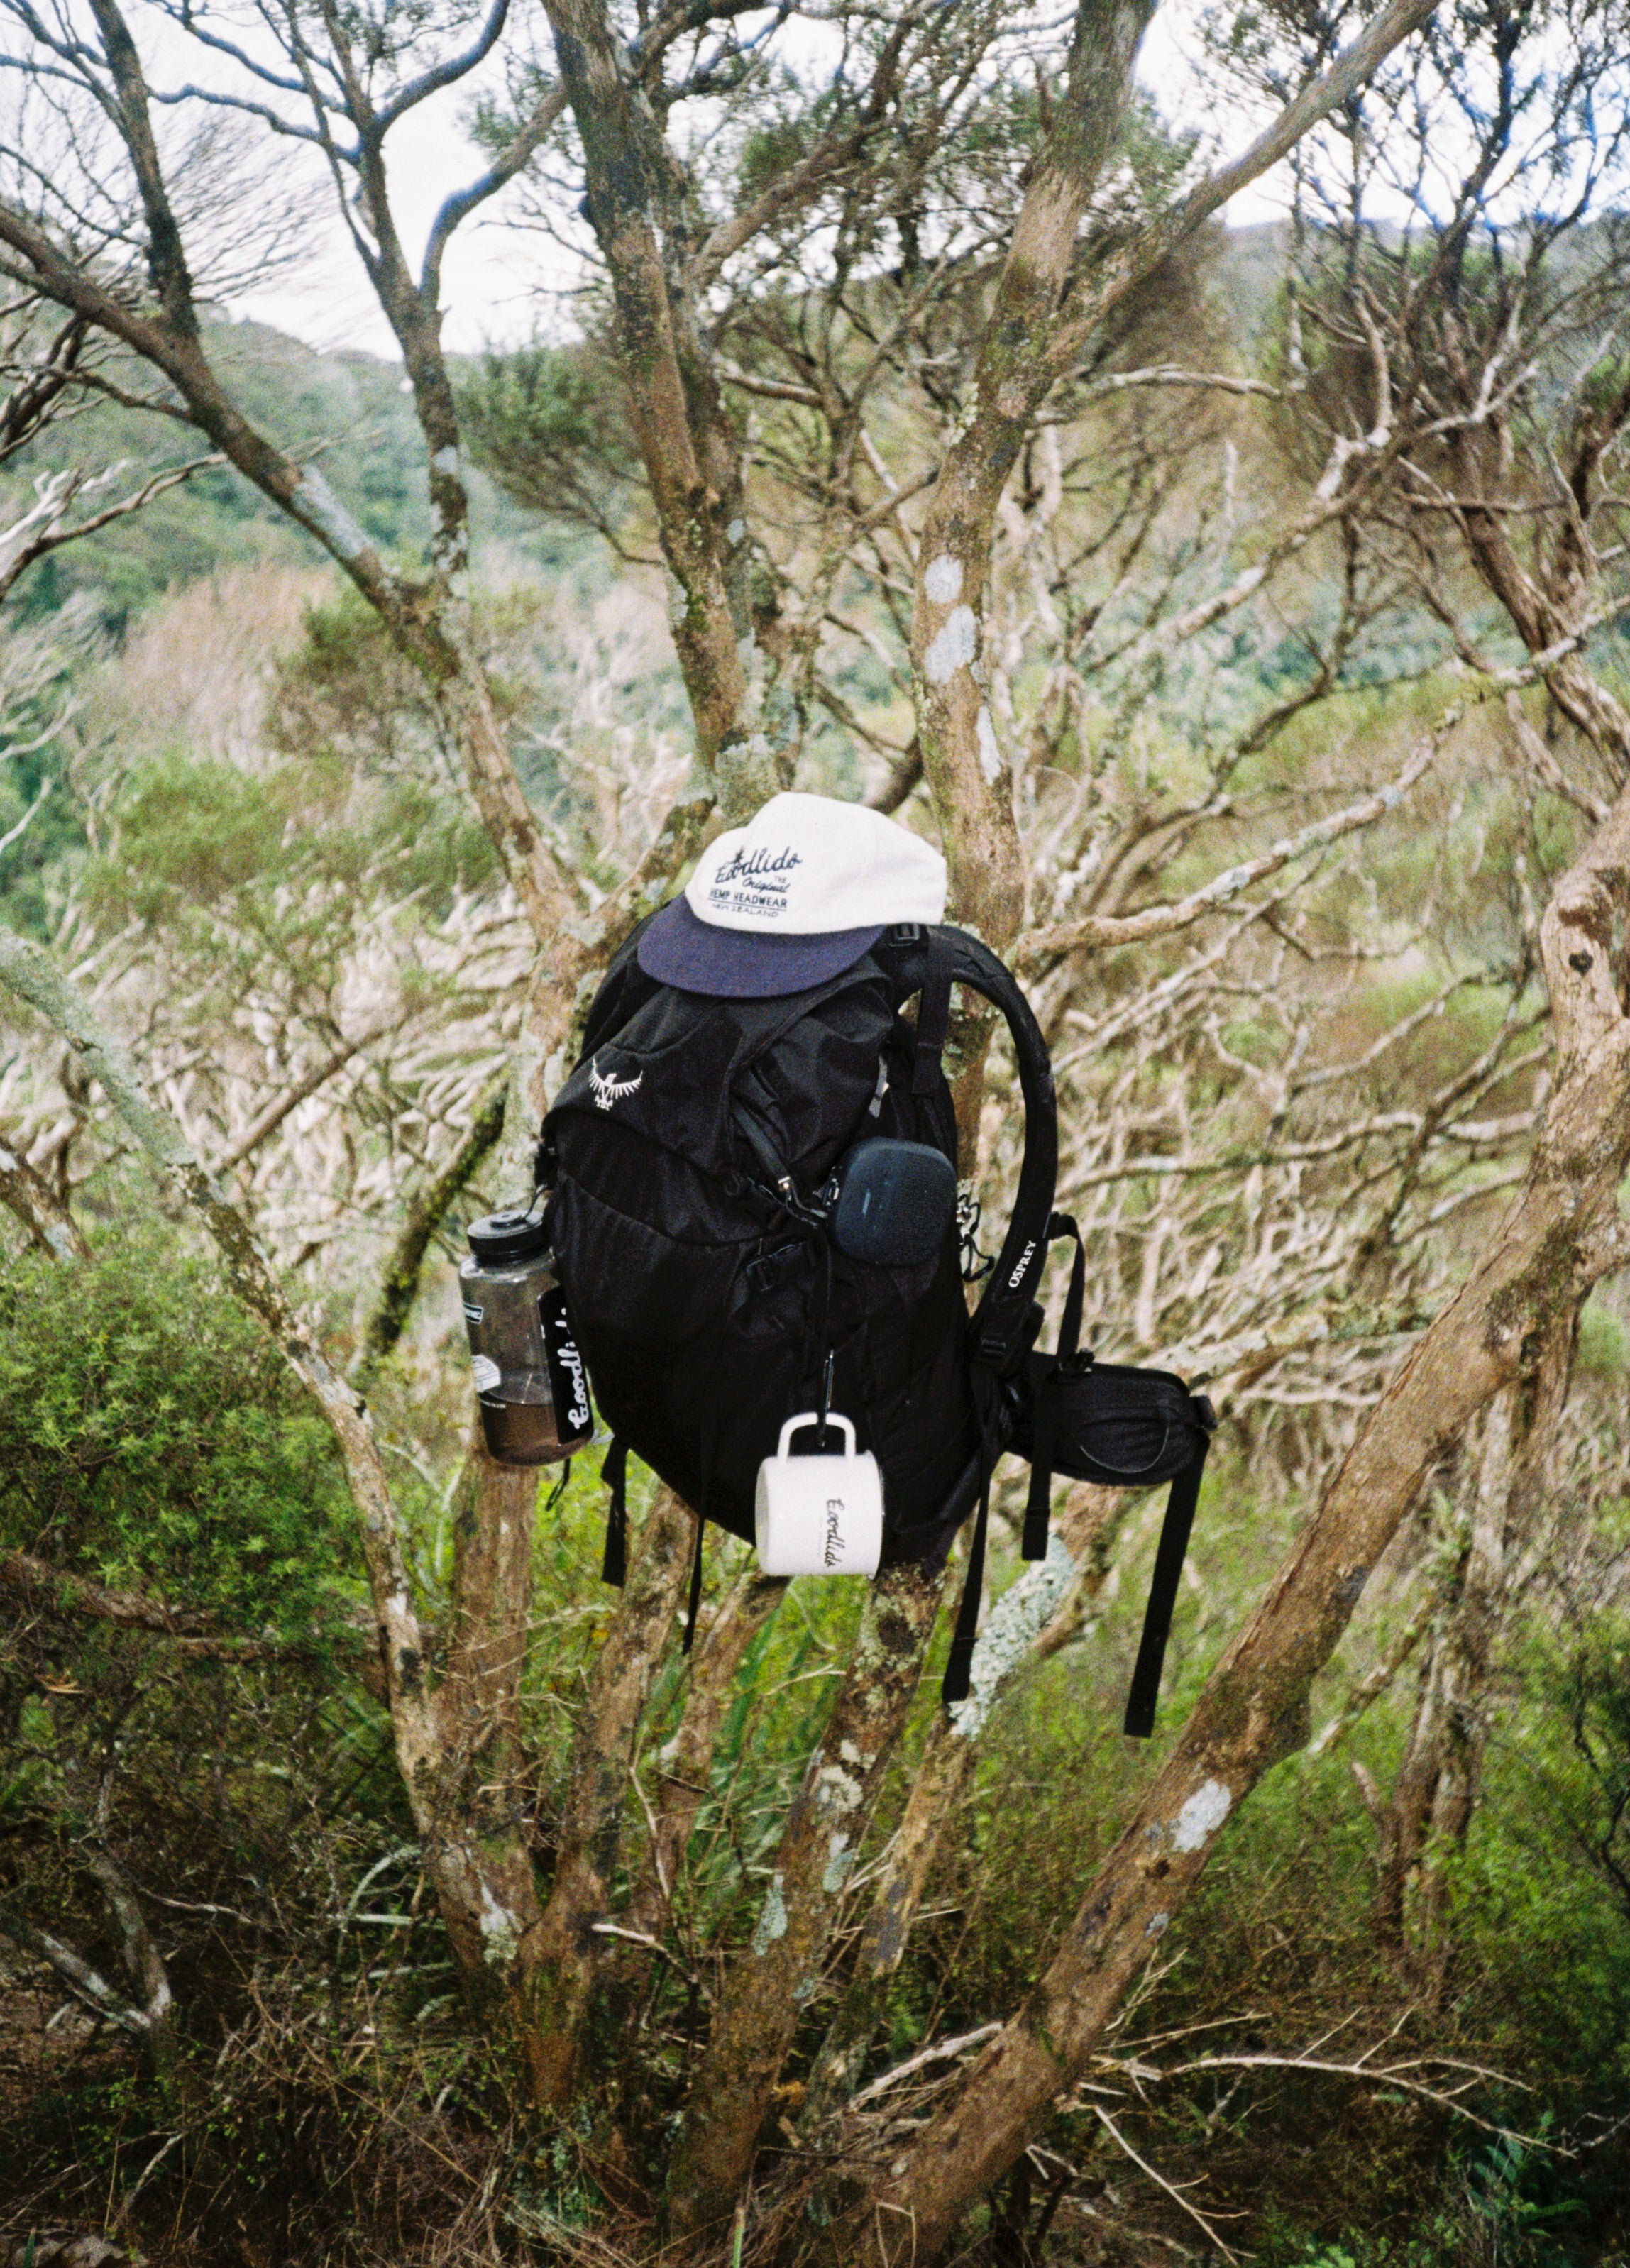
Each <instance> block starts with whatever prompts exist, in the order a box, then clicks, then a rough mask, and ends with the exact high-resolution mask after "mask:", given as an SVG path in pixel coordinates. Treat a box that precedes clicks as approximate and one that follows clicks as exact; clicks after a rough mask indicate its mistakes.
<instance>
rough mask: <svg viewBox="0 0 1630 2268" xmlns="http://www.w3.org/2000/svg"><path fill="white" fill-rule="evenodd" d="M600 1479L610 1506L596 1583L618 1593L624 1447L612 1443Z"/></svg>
mask: <svg viewBox="0 0 1630 2268" xmlns="http://www.w3.org/2000/svg"><path fill="white" fill-rule="evenodd" d="M600 1477H601V1480H602V1481H604V1483H605V1484H606V1486H607V1487H608V1489H609V1490H610V1491H611V1502H610V1504H609V1505H608V1506H607V1509H606V1553H605V1557H604V1558H603V1559H602V1560H601V1567H600V1580H601V1582H602V1583H614V1584H615V1585H616V1587H617V1588H618V1590H621V1589H622V1587H623V1584H624V1583H625V1582H627V1580H628V1448H627V1446H626V1444H625V1443H623V1442H622V1441H617V1440H614V1441H613V1442H612V1444H611V1446H610V1447H609V1448H608V1450H607V1451H606V1454H605V1458H604V1461H603V1462H602V1463H601V1468H600Z"/></svg>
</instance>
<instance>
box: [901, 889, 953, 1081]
mask: <svg viewBox="0 0 1630 2268" xmlns="http://www.w3.org/2000/svg"><path fill="white" fill-rule="evenodd" d="M954 963H955V954H953V952H952V950H951V947H950V945H949V943H948V940H947V939H945V938H944V937H943V936H941V934H940V932H939V931H938V930H937V929H931V930H930V931H929V932H928V957H927V960H926V962H925V963H924V967H923V985H922V994H921V997H920V998H919V999H918V1004H917V1053H916V1055H915V1057H913V1059H912V1064H911V1092H912V1094H933V1092H934V1088H935V1086H936V1084H937V1082H938V1080H939V1077H940V1057H941V1056H942V1055H943V1054H944V1052H945V1035H946V1034H947V1032H948V1031H949V1029H950V1027H951V970H952V968H953V965H954Z"/></svg>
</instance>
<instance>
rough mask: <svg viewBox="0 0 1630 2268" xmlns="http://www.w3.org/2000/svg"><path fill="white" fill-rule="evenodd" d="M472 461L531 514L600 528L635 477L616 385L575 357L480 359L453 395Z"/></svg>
mask: <svg viewBox="0 0 1630 2268" xmlns="http://www.w3.org/2000/svg"><path fill="white" fill-rule="evenodd" d="M458 407H459V416H460V420H461V425H462V428H463V431H464V434H465V437H466V442H467V446H468V449H469V452H470V454H471V457H472V458H473V460H474V461H475V462H476V464H478V465H480V466H482V467H483V468H484V469H485V470H486V471H487V472H488V473H490V475H491V476H492V478H493V479H494V480H495V481H496V482H498V486H499V488H500V489H501V490H503V492H504V493H505V496H507V497H511V498H513V500H514V502H516V503H517V504H524V505H526V506H527V507H528V508H529V509H530V510H532V511H534V512H546V513H549V514H551V515H553V516H555V517H557V518H562V519H579V520H582V521H585V522H586V523H587V524H588V525H589V526H591V527H611V526H613V525H615V524H616V522H617V521H618V520H619V519H622V518H623V516H624V515H625V514H626V512H627V510H628V498H627V495H626V491H627V490H628V487H629V485H630V483H631V482H633V481H634V480H635V479H636V478H637V476H638V459H637V457H636V455H635V453H634V452H633V449H632V447H631V444H630V439H629V433H628V420H627V414H626V411H625V409H624V405H623V391H622V387H621V385H620V384H619V382H618V380H617V379H616V375H615V373H614V372H613V371H612V370H611V369H610V368H609V367H608V365H607V364H605V363H604V362H603V361H601V359H600V358H599V357H596V356H594V354H593V353H592V352H590V351H589V350H586V349H585V348H582V347H556V346H547V345H543V344H535V345H532V346H527V347H521V348H518V349H517V350H514V351H513V352H510V353H498V352H493V353H489V354H487V355H486V356H484V357H483V359H482V361H481V363H480V365H478V366H477V367H476V368H475V369H474V370H472V371H471V372H469V374H468V376H467V377H466V378H465V379H463V380H462V382H461V385H460V387H459V389H458Z"/></svg>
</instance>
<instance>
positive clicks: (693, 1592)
mask: <svg viewBox="0 0 1630 2268" xmlns="http://www.w3.org/2000/svg"><path fill="white" fill-rule="evenodd" d="M721 1351H722V1349H721ZM718 1447H719V1394H718V1390H717V1388H715V1391H714V1392H713V1393H712V1394H711V1395H709V1396H708V1400H707V1406H706V1408H705V1409H704V1410H703V1412H702V1482H701V1486H700V1487H699V1488H698V1489H697V1501H696V1516H697V1546H696V1550H695V1552H694V1554H693V1555H692V1557H691V1561H690V1605H689V1606H688V1607H687V1608H686V1609H685V1634H684V1637H683V1638H682V1639H681V1641H680V1651H681V1653H690V1649H691V1647H692V1646H694V1645H695V1644H696V1642H697V1615H698V1614H700V1612H701V1611H702V1539H703V1537H704V1535H706V1533H707V1507H708V1505H709V1503H710V1501H711V1500H712V1494H713V1454H714V1452H715V1450H716V1449H717V1448H718Z"/></svg>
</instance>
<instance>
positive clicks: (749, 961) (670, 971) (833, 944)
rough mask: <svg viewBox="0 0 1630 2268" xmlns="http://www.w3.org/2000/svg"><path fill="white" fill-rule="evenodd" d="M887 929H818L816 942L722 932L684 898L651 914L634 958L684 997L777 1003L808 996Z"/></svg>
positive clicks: (881, 926)
mask: <svg viewBox="0 0 1630 2268" xmlns="http://www.w3.org/2000/svg"><path fill="white" fill-rule="evenodd" d="M887 927H888V924H887V923H886V922H878V923H876V924H873V925H868V926H867V928H865V929H834V930H826V931H822V932H820V933H818V934H817V935H815V936H814V937H760V936H758V935H756V933H755V932H752V931H749V930H741V929H719V928H716V927H715V926H714V924H712V922H704V921H702V920H700V919H699V918H698V917H697V915H696V914H694V913H693V912H692V911H691V909H690V902H689V900H688V899H685V898H675V900H674V901H673V902H672V904H670V905H666V906H664V907H663V909H662V910H661V912H660V914H653V916H652V917H651V919H650V920H649V921H648V922H647V923H646V924H645V929H644V930H643V932H641V934H640V939H639V944H638V948H637V951H636V955H635V957H636V959H637V960H638V962H639V965H640V967H641V968H643V969H644V970H645V974H646V976H654V977H655V978H656V980H657V982H658V983H659V984H672V985H674V986H675V988H676V989H677V990H679V991H681V992H705V993H710V994H712V996H713V997H714V998H717V999H721V1000H774V999H777V998H779V997H780V995H781V994H783V993H785V992H807V991H808V990H809V989H810V987H811V986H812V985H815V984H824V983H826V981H827V979H828V978H829V977H831V976H842V975H843V973H844V971H845V968H853V967H854V964H855V962H856V961H859V958H860V956H861V955H862V954H867V953H869V952H870V951H871V949H872V947H873V946H874V945H875V944H876V943H877V940H878V939H879V938H880V937H881V935H882V933H883V932H884V930H885V929H886V928H887Z"/></svg>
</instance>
